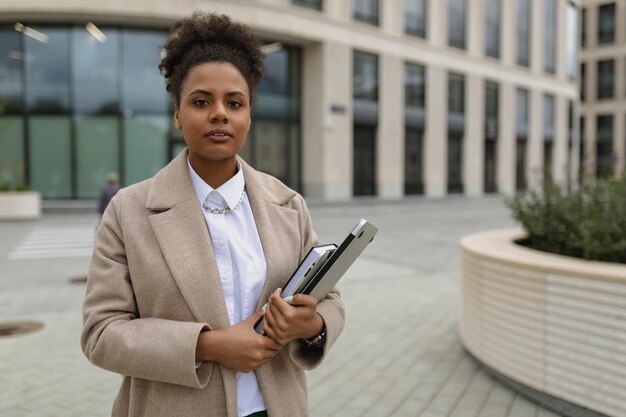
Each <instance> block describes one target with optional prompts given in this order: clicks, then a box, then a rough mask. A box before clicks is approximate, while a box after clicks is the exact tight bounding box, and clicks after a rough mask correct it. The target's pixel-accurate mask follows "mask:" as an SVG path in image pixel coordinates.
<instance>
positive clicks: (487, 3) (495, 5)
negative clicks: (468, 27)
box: [483, 0, 500, 58]
mask: <svg viewBox="0 0 626 417" xmlns="http://www.w3.org/2000/svg"><path fill="white" fill-rule="evenodd" d="M483 6H484V11H485V54H486V55H487V56H490V57H493V58H499V57H500V0H484V1H483Z"/></svg>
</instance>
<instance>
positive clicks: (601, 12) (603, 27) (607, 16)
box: [598, 3, 615, 43]
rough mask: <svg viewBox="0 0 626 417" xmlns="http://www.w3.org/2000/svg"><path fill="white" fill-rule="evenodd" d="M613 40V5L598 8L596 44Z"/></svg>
mask: <svg viewBox="0 0 626 417" xmlns="http://www.w3.org/2000/svg"><path fill="white" fill-rule="evenodd" d="M614 40H615V3H609V4H603V5H602V6H600V7H598V43H611V42H613V41H614Z"/></svg>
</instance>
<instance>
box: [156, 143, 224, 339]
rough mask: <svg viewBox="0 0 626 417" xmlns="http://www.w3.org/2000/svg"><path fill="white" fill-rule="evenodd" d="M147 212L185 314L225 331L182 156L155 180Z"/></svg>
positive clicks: (214, 271) (214, 272)
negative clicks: (183, 302)
mask: <svg viewBox="0 0 626 417" xmlns="http://www.w3.org/2000/svg"><path fill="white" fill-rule="evenodd" d="M146 207H147V208H149V209H151V210H155V211H157V213H156V214H153V215H151V216H150V217H149V218H150V224H151V226H152V228H153V230H154V233H155V235H156V238H157V240H158V242H159V246H160V248H161V251H162V252H163V257H164V258H165V261H166V263H167V265H168V267H169V270H170V273H171V274H172V276H173V277H174V279H175V280H176V283H177V285H178V288H179V289H180V292H181V293H182V295H183V297H184V299H185V301H186V302H187V305H188V306H189V309H190V310H191V312H192V314H193V315H194V317H195V319H196V320H197V321H199V322H204V323H207V324H209V326H211V328H212V329H221V328H225V327H228V326H229V325H230V324H229V320H228V312H227V309H226V303H225V301H224V293H223V291H222V284H221V282H220V276H219V270H218V268H217V263H216V262H215V256H214V253H213V246H212V245H211V239H210V238H209V234H208V230H207V227H206V223H205V221H204V217H203V215H202V212H201V210H200V206H199V204H198V201H197V200H196V198H195V192H194V190H193V186H192V184H191V178H190V177H189V171H188V167H187V152H182V153H181V154H180V155H179V156H178V157H177V158H175V159H174V160H173V161H172V162H171V163H170V164H169V165H168V166H167V167H165V168H164V169H163V170H161V171H160V172H159V173H158V174H157V175H156V176H155V177H154V181H153V183H152V185H151V187H150V191H149V194H148V198H147V200H146Z"/></svg>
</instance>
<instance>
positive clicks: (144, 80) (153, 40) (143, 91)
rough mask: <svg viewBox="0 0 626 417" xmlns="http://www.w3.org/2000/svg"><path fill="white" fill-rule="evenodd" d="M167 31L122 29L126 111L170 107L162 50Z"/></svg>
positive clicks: (157, 109) (129, 113)
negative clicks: (163, 73)
mask: <svg viewBox="0 0 626 417" xmlns="http://www.w3.org/2000/svg"><path fill="white" fill-rule="evenodd" d="M165 39H166V34H165V33H161V32H146V31H133V30H127V31H124V32H122V80H121V81H122V83H121V84H122V85H121V91H122V110H123V112H124V114H125V115H127V116H128V115H132V114H133V113H159V114H161V113H166V112H167V111H168V108H169V104H168V97H167V92H166V91H165V86H164V83H163V77H162V76H161V74H160V73H159V68H158V66H159V61H160V60H161V58H160V55H159V51H160V47H161V45H163V44H164V43H165Z"/></svg>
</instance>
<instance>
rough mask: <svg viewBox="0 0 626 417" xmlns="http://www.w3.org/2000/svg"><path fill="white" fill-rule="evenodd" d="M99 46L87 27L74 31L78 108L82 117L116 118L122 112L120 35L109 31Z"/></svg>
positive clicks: (73, 61)
mask: <svg viewBox="0 0 626 417" xmlns="http://www.w3.org/2000/svg"><path fill="white" fill-rule="evenodd" d="M105 34H106V40H105V41H104V42H99V41H98V40H96V38H94V37H93V36H92V35H91V34H90V33H89V32H87V30H86V29H85V28H84V27H76V28H74V29H73V30H72V75H73V81H74V82H73V96H74V108H75V109H76V112H77V113H80V114H96V113H103V114H116V113H118V111H119V106H118V103H119V97H118V67H119V55H118V51H119V48H118V44H119V35H118V32H117V30H114V29H105Z"/></svg>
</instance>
